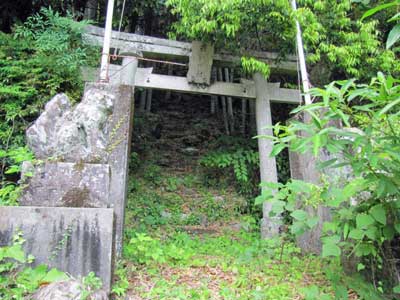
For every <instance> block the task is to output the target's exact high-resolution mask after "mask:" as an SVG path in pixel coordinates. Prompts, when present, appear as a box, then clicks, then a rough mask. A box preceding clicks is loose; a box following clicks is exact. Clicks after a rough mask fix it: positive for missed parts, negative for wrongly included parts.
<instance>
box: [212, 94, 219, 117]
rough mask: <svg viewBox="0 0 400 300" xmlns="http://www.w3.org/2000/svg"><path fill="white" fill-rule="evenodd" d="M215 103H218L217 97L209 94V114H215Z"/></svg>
mask: <svg viewBox="0 0 400 300" xmlns="http://www.w3.org/2000/svg"><path fill="white" fill-rule="evenodd" d="M217 103H218V97H217V96H211V114H212V115H215V111H216V106H217Z"/></svg>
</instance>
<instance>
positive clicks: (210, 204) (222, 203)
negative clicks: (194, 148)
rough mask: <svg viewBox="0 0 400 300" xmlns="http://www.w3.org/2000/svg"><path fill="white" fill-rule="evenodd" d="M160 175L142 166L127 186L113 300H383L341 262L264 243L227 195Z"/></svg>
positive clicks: (238, 200)
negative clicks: (350, 275)
mask: <svg viewBox="0 0 400 300" xmlns="http://www.w3.org/2000/svg"><path fill="white" fill-rule="evenodd" d="M165 172H166V171H165V170H162V169H161V168H159V167H157V166H154V165H153V166H150V167H148V166H147V167H143V168H142V169H141V170H138V171H135V175H134V176H132V178H131V183H130V194H129V199H128V209H127V213H126V229H125V244H124V256H123V259H122V260H121V261H120V263H119V265H118V268H117V271H116V276H115V283H114V286H113V295H114V297H115V299H131V300H134V299H135V300H142V299H143V300H144V299H165V300H169V299H171V300H172V299H174V300H175V299H182V300H183V299H185V300H186V299H193V300H195V299H198V300H203V299H213V300H218V299H224V300H231V299H232V300H233V299H235V300H236V299H237V300H250V299H251V300H256V299H263V300H292V299H298V300H303V299H304V300H317V299H318V300H320V299H321V300H329V299H343V300H345V299H350V300H351V299H365V300H372V299H373V300H378V299H380V298H379V297H380V296H379V295H377V294H375V293H374V292H373V291H372V289H371V288H370V287H369V286H368V285H366V284H364V283H363V282H362V280H359V279H355V278H348V277H347V276H345V275H344V273H343V272H342V270H341V269H340V267H339V262H338V261H329V260H324V259H322V258H319V257H316V256H313V255H303V254H302V253H301V252H300V250H299V249H298V248H297V247H296V246H295V244H294V243H293V242H292V241H290V239H288V238H286V239H285V238H280V239H276V240H261V239H260V238H259V228H258V224H257V221H256V218H255V217H254V216H250V215H243V214H242V211H243V206H244V205H246V203H247V200H246V199H243V197H242V196H240V195H238V194H237V193H235V192H234V191H233V190H232V189H229V188H226V186H225V187H224V188H216V187H214V188H210V187H208V188H205V187H204V185H203V183H202V180H201V177H200V176H199V175H198V174H196V173H195V172H191V173H187V174H172V173H165ZM335 297H336V298H335Z"/></svg>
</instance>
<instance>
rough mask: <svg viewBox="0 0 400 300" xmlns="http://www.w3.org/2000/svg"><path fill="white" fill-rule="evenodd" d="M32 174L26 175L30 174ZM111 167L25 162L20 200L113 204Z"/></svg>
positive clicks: (75, 204) (72, 204)
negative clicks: (111, 198)
mask: <svg viewBox="0 0 400 300" xmlns="http://www.w3.org/2000/svg"><path fill="white" fill-rule="evenodd" d="M29 173H30V175H31V174H33V176H31V177H27V176H26V175H27V174H29ZM110 173H111V172H110V167H109V165H105V164H85V163H61V162H46V163H44V164H40V165H37V166H36V167H34V166H33V165H32V164H31V163H29V162H24V163H23V165H22V177H23V181H24V183H26V188H25V189H24V190H23V192H22V196H21V198H20V199H19V203H20V205H23V206H48V207H53V206H59V207H98V208H107V207H112V206H113V205H112V203H111V201H110V199H109V193H110V176H111V174H110Z"/></svg>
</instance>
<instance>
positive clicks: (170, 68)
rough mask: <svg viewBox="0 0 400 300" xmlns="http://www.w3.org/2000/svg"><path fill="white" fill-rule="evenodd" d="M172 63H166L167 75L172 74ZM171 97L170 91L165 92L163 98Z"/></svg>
mask: <svg viewBox="0 0 400 300" xmlns="http://www.w3.org/2000/svg"><path fill="white" fill-rule="evenodd" d="M172 73H173V72H172V65H168V75H172ZM169 99H171V91H166V92H165V100H169Z"/></svg>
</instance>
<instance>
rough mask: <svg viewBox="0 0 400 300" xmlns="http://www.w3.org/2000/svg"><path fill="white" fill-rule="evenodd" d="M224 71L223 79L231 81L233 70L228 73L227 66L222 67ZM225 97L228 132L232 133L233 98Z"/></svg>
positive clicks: (233, 124)
mask: <svg viewBox="0 0 400 300" xmlns="http://www.w3.org/2000/svg"><path fill="white" fill-rule="evenodd" d="M224 73H225V81H226V82H232V81H233V72H231V73H229V69H228V68H224ZM226 99H227V108H228V124H229V132H230V133H231V134H233V133H234V132H235V117H234V115H233V104H232V102H233V100H232V97H226Z"/></svg>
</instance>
